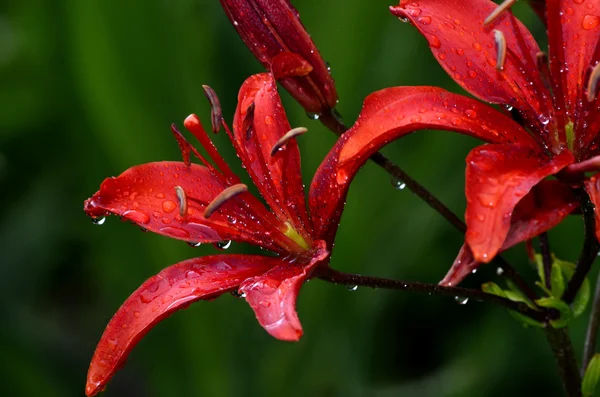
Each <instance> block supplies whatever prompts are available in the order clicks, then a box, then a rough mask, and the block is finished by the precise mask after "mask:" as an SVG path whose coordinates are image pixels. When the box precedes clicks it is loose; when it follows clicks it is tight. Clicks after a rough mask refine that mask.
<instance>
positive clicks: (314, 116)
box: [306, 112, 321, 120]
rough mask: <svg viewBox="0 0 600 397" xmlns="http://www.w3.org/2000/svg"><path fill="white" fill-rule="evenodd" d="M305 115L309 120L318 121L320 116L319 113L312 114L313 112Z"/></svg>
mask: <svg viewBox="0 0 600 397" xmlns="http://www.w3.org/2000/svg"><path fill="white" fill-rule="evenodd" d="M306 115H307V116H308V118H309V119H313V120H319V117H321V115H320V114H319V113H313V112H306Z"/></svg>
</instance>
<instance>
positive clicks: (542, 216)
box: [440, 180, 579, 286]
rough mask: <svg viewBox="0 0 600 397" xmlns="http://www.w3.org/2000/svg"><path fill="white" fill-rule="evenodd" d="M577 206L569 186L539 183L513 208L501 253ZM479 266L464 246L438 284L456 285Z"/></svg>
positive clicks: (559, 219)
mask: <svg viewBox="0 0 600 397" xmlns="http://www.w3.org/2000/svg"><path fill="white" fill-rule="evenodd" d="M578 206H579V203H578V202H577V198H576V197H575V195H574V194H573V191H572V189H571V188H570V187H569V186H567V185H565V184H563V183H561V182H558V181H554V180H551V181H549V180H545V181H541V182H540V183H539V184H537V185H536V186H534V187H533V189H531V191H530V192H529V193H528V194H527V195H526V196H525V197H523V199H522V200H521V201H519V204H517V206H516V207H515V210H514V212H513V214H512V216H511V218H510V229H509V231H508V235H507V237H506V240H504V243H503V244H502V248H500V251H504V250H507V249H509V248H510V247H512V246H514V245H517V244H518V243H520V242H523V241H527V240H530V239H532V238H533V237H535V236H539V235H540V234H541V233H543V232H545V231H548V230H550V229H552V228H553V227H555V226H556V225H558V224H559V223H560V222H562V220H563V219H565V218H566V217H567V216H568V215H569V214H570V213H571V212H573V210H574V209H575V208H577V207H578ZM500 251H499V252H500ZM480 264H481V263H480V262H477V261H475V259H474V258H473V253H472V252H471V250H470V249H469V247H468V246H467V245H466V244H464V245H463V246H462V247H461V249H460V251H459V253H458V256H457V257H456V259H455V260H454V263H453V264H452V267H451V268H450V270H449V271H448V273H447V274H446V276H445V277H444V279H443V280H442V281H441V282H440V284H441V285H447V286H451V285H457V284H458V283H460V282H461V281H462V280H463V279H464V278H465V277H466V276H468V275H469V274H470V273H471V272H472V271H473V270H475V269H477V268H478V267H479V265H480Z"/></svg>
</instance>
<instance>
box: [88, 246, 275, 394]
mask: <svg viewBox="0 0 600 397" xmlns="http://www.w3.org/2000/svg"><path fill="white" fill-rule="evenodd" d="M279 263H280V261H279V260H278V259H276V258H269V257H265V256H255V255H215V256H206V257H203V258H196V259H190V260H187V261H184V262H181V263H178V264H176V265H173V266H171V267H168V268H166V269H164V270H162V271H161V272H160V273H158V274H157V275H156V276H153V277H151V278H150V279H148V280H147V281H146V282H144V284H142V285H141V286H140V287H139V288H138V289H137V290H136V291H135V292H134V293H133V294H131V296H130V297H129V298H127V300H126V301H125V302H124V303H123V305H122V306H121V307H120V308H119V310H118V311H117V312H116V313H115V315H114V316H113V318H112V319H111V320H110V322H109V323H108V325H107V327H106V330H105V331H104V333H103V334H102V338H101V339H100V342H99V343H98V346H97V347H96V351H95V352H94V356H93V358H92V361H91V363H90V368H89V371H88V377H87V385H86V390H85V391H86V394H87V395H88V396H93V395H95V394H97V393H99V392H100V391H102V390H103V389H104V388H105V387H106V384H107V383H108V382H109V381H110V379H111V378H112V376H113V375H114V374H115V372H116V371H117V370H118V369H119V368H120V367H121V366H122V365H123V364H124V362H125V359H126V358H127V356H128V355H129V352H130V351H131V349H133V347H134V346H135V345H136V344H137V343H138V342H139V341H140V339H141V338H142V337H143V336H144V335H145V334H146V333H147V332H148V331H150V329H152V328H153V327H154V326H155V325H156V324H157V323H159V322H160V321H162V320H164V319H165V318H166V317H168V316H170V315H171V314H173V312H175V311H177V310H181V309H184V308H186V307H187V306H189V305H190V304H191V303H192V302H196V301H198V300H201V299H213V298H216V297H217V296H219V295H221V294H223V293H224V292H227V291H231V290H233V289H235V287H236V286H238V285H239V284H240V283H241V282H242V281H244V280H245V279H247V278H248V277H252V276H256V275H258V274H261V273H264V272H265V271H267V270H268V269H270V268H272V267H273V266H275V265H277V264H279Z"/></svg>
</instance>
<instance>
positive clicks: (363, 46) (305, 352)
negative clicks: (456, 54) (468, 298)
mask: <svg viewBox="0 0 600 397" xmlns="http://www.w3.org/2000/svg"><path fill="white" fill-rule="evenodd" d="M134 3H135V4H134ZM295 3H296V4H295V5H296V6H297V8H298V9H299V11H300V13H301V16H302V19H303V22H304V24H305V25H306V27H307V28H308V30H309V31H310V33H311V34H312V37H313V39H314V40H315V42H316V43H317V45H318V47H319V48H320V50H321V53H322V55H323V57H324V58H325V59H326V60H327V61H328V62H329V63H330V64H331V67H332V73H333V76H334V78H335V79H336V83H337V88H338V91H339V95H340V103H339V111H340V112H341V114H342V115H343V116H344V118H345V120H346V123H348V124H351V123H352V121H353V120H354V118H355V117H356V115H357V114H358V112H359V110H360V106H361V103H362V100H363V98H364V97H365V96H366V95H367V94H369V93H370V92H373V91H375V90H377V89H380V88H383V87H387V86H393V85H418V84H421V85H440V86H442V87H445V88H447V89H450V90H454V91H460V90H459V88H458V87H457V85H456V84H454V83H453V82H452V81H451V80H450V79H449V78H448V77H447V76H446V75H445V74H444V73H443V71H442V70H441V68H440V67H439V66H438V65H437V63H436V62H435V61H434V59H433V57H432V56H431V54H430V52H429V50H428V48H427V45H426V42H425V40H424V39H423V38H421V37H420V36H419V35H418V34H417V32H416V29H414V28H412V27H411V26H410V25H409V24H403V23H401V22H399V21H398V20H397V19H396V18H394V17H393V16H392V15H391V14H390V13H389V12H388V6H389V5H391V0H368V1H359V0H330V1H327V2H308V1H305V2H300V1H296V2H295ZM516 11H517V14H518V15H519V16H521V17H522V18H523V20H524V21H525V23H526V24H527V25H528V26H531V27H532V28H533V29H534V33H535V34H536V36H538V37H539V38H540V40H541V44H542V45H544V43H543V30H542V26H541V25H540V23H539V22H538V21H537V20H536V19H535V17H534V16H533V15H532V14H531V13H530V12H528V10H526V9H525V8H524V7H523V6H517V7H516ZM259 71H261V67H260V65H259V64H258V62H256V61H255V60H254V58H253V57H252V56H251V54H250V53H249V51H248V50H247V49H246V48H245V47H244V46H243V44H242V42H241V40H239V39H238V37H237V35H236V33H235V31H234V30H233V28H232V27H231V26H230V25H229V23H228V20H227V19H226V17H225V15H224V13H223V11H222V10H221V8H220V6H219V3H218V2H217V1H216V0H215V1H206V0H173V1H167V0H149V1H145V2H123V1H119V0H103V1H100V0H85V1H84V0H64V1H52V0H3V1H2V2H1V3H0V109H2V110H1V111H0V189H1V191H2V195H1V196H0V254H1V259H0V264H1V269H2V275H1V276H0V293H1V294H2V302H3V304H2V305H0V310H1V312H0V315H1V317H2V323H3V325H2V327H0V352H1V354H2V360H0V366H1V368H0V374H1V375H0V376H1V377H2V378H1V379H0V395H2V396H49V397H50V396H61V397H62V396H83V390H84V383H85V376H86V372H87V367H88V363H89V360H90V358H91V356H92V354H93V351H94V348H95V345H96V343H97V341H98V339H99V338H100V335H101V334H102V331H103V329H104V326H105V325H106V323H107V322H108V320H109V319H110V317H111V316H112V314H113V313H114V312H115V310H116V309H117V308H118V307H119V305H120V304H121V303H122V302H123V301H124V300H125V299H126V298H127V296H128V295H129V294H130V293H131V292H132V291H133V290H135V289H136V288H137V287H138V286H139V285H140V284H141V283H142V282H143V281H144V280H145V279H146V278H147V277H149V276H151V275H153V274H155V273H156V272H158V271H159V270H160V269H162V268H163V267H165V266H168V265H171V264H173V263H176V262H179V261H181V260H184V259H187V258H191V257H194V256H199V255H206V254H212V253H215V249H214V248H213V247H212V246H210V245H207V246H201V247H199V248H191V247H188V246H187V245H186V244H184V243H181V242H178V241H174V240H169V239H166V238H163V237H160V236H156V235H151V234H149V233H142V232H140V230H139V229H138V228H136V227H134V226H132V225H129V224H126V223H122V222H120V221H119V220H118V219H117V218H110V219H108V220H107V222H106V223H105V224H104V225H103V226H101V227H99V226H94V225H92V222H91V221H90V220H89V219H88V218H87V217H86V216H85V214H84V213H83V211H82V204H83V200H84V199H85V198H87V197H89V196H90V195H92V194H93V193H94V192H95V191H96V190H97V188H98V186H99V184H100V182H101V181H102V180H103V179H104V178H105V177H107V176H111V175H118V174H119V173H120V172H121V171H123V170H125V169H126V168H128V167H130V166H132V165H135V164H139V163H144V162H149V161H156V160H163V159H165V160H166V159H169V160H177V159H179V158H180V155H179V151H178V147H177V144H176V142H175V141H174V140H173V138H172V137H171V134H170V132H169V124H170V123H171V122H174V121H175V122H177V123H179V125H181V121H182V120H183V119H184V118H185V116H187V115H188V114H189V113H192V112H195V113H198V114H199V115H200V116H201V117H202V118H203V119H204V120H205V122H207V123H208V122H209V107H208V104H207V103H206V100H205V98H204V95H203V93H202V90H201V84H209V85H211V86H212V87H213V88H214V89H215V90H216V91H217V92H218V94H219V96H220V98H221V101H222V104H223V109H224V114H225V115H226V117H227V118H228V119H229V120H231V116H232V113H233V110H234V108H235V98H236V95H237V90H238V88H239V86H240V84H241V83H242V81H243V80H244V79H245V78H246V77H247V76H249V75H250V74H252V73H256V72H259ZM282 95H283V97H284V102H285V104H286V109H287V110H288V115H289V118H290V121H291V124H292V126H299V125H303V126H306V127H307V128H308V129H309V133H308V134H307V135H305V136H303V137H302V138H301V139H299V142H300V145H301V150H302V155H303V157H302V160H303V170H304V177H305V182H306V183H307V184H308V183H309V182H310V178H311V176H312V174H313V173H314V171H315V170H316V168H317V166H318V164H319V162H320V160H321V159H322V158H323V157H324V155H325V154H326V153H327V151H328V149H329V148H330V147H331V146H332V144H333V143H334V142H335V136H334V135H333V134H332V133H330V132H329V131H327V130H326V129H325V128H323V127H322V126H321V125H320V124H319V122H318V121H313V120H310V119H308V118H307V116H306V115H305V114H304V111H303V110H302V109H301V108H300V107H299V106H298V105H297V104H296V103H294V102H293V101H292V100H291V99H290V98H289V96H288V95H287V93H282ZM215 140H216V142H217V145H218V146H219V148H220V150H221V152H222V153H224V155H225V156H226V157H227V158H229V159H231V161H232V162H233V164H234V165H235V166H236V167H237V169H238V170H240V171H239V172H240V174H242V172H241V168H240V167H239V163H238V161H237V159H236V158H235V155H234V153H233V151H232V149H231V147H230V145H229V144H228V142H227V139H226V137H225V135H224V134H221V135H219V136H217V137H216V138H215ZM476 144H478V143H477V142H476V141H474V140H473V139H470V138H467V137H463V136H458V135H455V134H448V133H441V132H421V133H418V134H414V135H411V136H409V137H407V138H405V139H403V140H402V141H401V142H396V143H393V144H392V145H389V146H388V147H386V148H385V150H384V152H385V153H386V154H387V155H388V156H389V157H391V158H392V159H393V160H394V161H396V162H397V163H398V164H399V165H401V166H402V167H404V168H405V169H406V170H407V171H408V172H409V173H411V174H412V175H413V176H414V177H415V178H417V180H419V181H421V182H422V183H423V184H424V185H425V186H427V187H428V188H430V190H431V191H432V192H434V193H435V194H436V195H438V196H439V197H440V198H441V199H442V200H443V201H444V202H446V203H447V204H448V205H449V206H450V207H451V208H452V209H454V210H455V211H457V212H458V213H463V211H464V205H465V200H464V193H463V192H464V158H465V155H466V154H467V153H468V151H469V150H470V149H471V148H472V147H474V146H475V145H476ZM581 235H582V233H581V222H580V220H579V219H576V218H575V217H573V219H569V220H568V221H567V222H565V224H563V225H561V227H559V228H557V229H556V230H554V231H552V233H551V234H550V238H551V243H552V247H553V249H554V250H555V251H556V252H557V254H558V255H559V256H560V257H562V258H564V259H570V260H574V259H575V258H576V254H577V252H578V250H579V248H580V244H581ZM461 240H462V236H461V235H460V234H459V233H457V232H456V231H455V230H454V229H453V228H452V227H451V226H449V225H448V224H447V223H445V221H444V220H443V219H442V218H441V217H440V216H439V215H437V214H436V213H435V212H434V211H432V210H431V209H430V208H429V207H427V206H426V205H425V204H423V203H422V202H420V201H419V200H418V199H417V198H416V197H415V196H414V195H412V194H411V193H410V192H409V191H407V190H402V191H399V190H396V189H394V188H393V187H392V185H391V183H390V180H389V176H388V175H387V174H385V173H384V172H383V171H381V170H380V169H378V168H377V167H376V166H374V165H372V164H369V165H367V166H365V167H364V169H363V170H362V171H361V173H360V174H359V176H358V177H357V178H356V180H355V182H354V183H353V186H352V189H351V192H350V195H349V197H348V205H347V208H346V211H345V214H344V217H343V219H342V224H341V228H340V232H339V234H338V238H337V244H336V249H335V252H334V254H333V259H332V266H334V267H335V268H338V269H341V270H344V271H349V272H360V273H363V274H369V275H378V276H386V277H392V278H401V279H408V280H418V281H425V282H432V283H435V282H437V281H439V280H440V279H441V277H442V276H443V275H444V273H445V271H446V270H447V269H448V266H449V264H450V263H451V262H452V260H453V258H454V256H455V254H456V252H457V250H458V248H459V247H460V244H461ZM230 250H231V251H234V252H248V251H249V248H248V247H246V246H243V245H239V244H238V245H236V244H234V246H233V247H232V248H230ZM508 257H509V258H510V259H511V260H512V261H513V262H514V263H515V264H516V265H517V267H518V268H519V269H520V270H521V271H522V272H523V274H524V275H525V276H526V277H527V278H528V279H533V276H534V274H533V271H532V269H531V267H530V266H529V265H528V263H527V260H526V257H525V255H524V249H523V247H522V246H521V247H517V248H515V249H514V250H513V251H511V252H509V253H508ZM496 278H497V277H496V275H495V268H494V267H493V266H487V267H483V268H482V269H481V270H480V271H479V272H478V273H477V274H476V275H474V276H473V277H472V278H470V279H469V280H467V282H466V285H470V286H477V285H478V284H481V282H483V281H487V280H490V279H496ZM496 281H497V280H496ZM298 311H299V314H300V318H301V320H302V324H303V326H304V331H305V335H304V337H303V338H302V340H301V341H300V342H299V343H295V344H289V343H284V342H280V341H277V340H275V339H273V338H271V337H269V336H268V335H267V334H266V332H264V331H263V329H262V328H260V326H259V325H258V324H257V322H256V320H255V319H254V315H253V313H252V311H251V310H250V309H249V307H248V306H247V304H246V303H245V302H244V301H243V300H241V299H236V298H234V297H233V296H230V295H229V294H227V295H225V296H223V297H221V298H219V299H217V300H215V301H213V302H200V303H197V304H194V305H192V306H191V307H190V308H189V309H188V310H185V311H182V312H180V313H177V314H175V315H174V316H173V317H171V318H169V319H168V320H166V321H164V322H163V323H161V324H160V325H159V326H157V327H156V328H155V329H154V330H153V331H152V332H150V333H149V334H148V336H147V337H146V338H145V339H144V340H143V341H142V342H141V343H140V344H139V345H138V346H137V348H136V349H135V350H134V351H133V353H132V355H131V356H130V358H129V360H128V363H127V365H126V367H125V369H123V370H121V371H120V372H119V373H118V374H117V375H116V377H115V378H114V380H113V381H112V383H111V384H110V385H109V387H108V389H107V391H106V392H105V394H104V395H105V396H107V397H108V396H151V397H159V396H161V397H162V396H309V395H310V396H344V397H354V396H379V397H387V396H424V397H426V396H530V395H543V396H560V395H562V392H561V386H560V382H559V380H558V377H557V370H556V368H555V366H554V361H553V358H552V356H551V354H550V350H549V348H548V346H547V345H546V342H545V338H544V336H543V334H542V333H541V332H540V331H539V330H534V329H525V328H523V327H522V326H521V325H519V324H518V323H516V322H515V321H513V320H512V319H511V318H510V317H509V316H508V314H507V313H506V312H505V311H503V310H502V309H499V308H497V307H495V306H490V305H489V304H483V303H477V302H469V303H468V304H466V305H458V304H457V303H456V302H454V300H452V299H448V298H442V297H432V296H427V295H417V294H410V293H403V292H394V291H384V290H377V291H373V290H368V289H365V288H359V289H358V291H355V292H350V291H348V290H347V289H346V288H344V287H343V286H335V285H331V284H326V283H324V282H321V281H316V280H315V281H312V282H311V283H309V284H307V285H306V286H305V287H304V288H303V291H302V293H301V295H300V300H299V302H298ZM586 317H587V313H586ZM586 322H587V320H585V319H583V318H582V319H579V320H578V321H576V322H575V324H574V326H573V327H571V328H572V329H571V333H572V335H573V338H574V342H575V345H576V348H577V349H578V351H579V350H580V349H581V345H582V339H583V333H584V326H585V323H586Z"/></svg>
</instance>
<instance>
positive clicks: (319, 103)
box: [221, 0, 337, 114]
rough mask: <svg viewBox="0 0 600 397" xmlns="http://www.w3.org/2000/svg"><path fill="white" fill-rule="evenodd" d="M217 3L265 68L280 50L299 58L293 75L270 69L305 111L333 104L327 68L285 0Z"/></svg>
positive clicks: (245, 0) (271, 63)
mask: <svg viewBox="0 0 600 397" xmlns="http://www.w3.org/2000/svg"><path fill="white" fill-rule="evenodd" d="M221 5H222V6H223V9H224V10H225V13H226V14H227V16H228V17H229V20H230V21H231V23H232V24H233V27H234V28H235V29H236V30H237V32H238V34H239V35H240V37H241V38H242V40H243V41H244V43H245V44H246V46H247V47H248V48H249V49H250V51H252V53H253V54H254V56H255V57H256V59H258V60H259V61H260V62H261V63H262V64H263V65H264V67H265V68H266V69H267V70H271V69H272V66H273V64H274V63H277V62H276V61H274V60H275V58H277V57H278V56H280V54H282V53H283V54H286V53H293V54H295V55H296V56H299V57H302V59H303V61H304V65H303V67H302V70H298V71H297V72H296V73H294V74H293V75H287V76H278V75H277V70H273V72H274V73H275V78H276V79H277V80H278V81H279V82H280V83H281V85H283V87H284V88H285V89H286V90H288V91H289V93H290V94H291V95H292V96H293V97H294V99H296V100H297V101H298V103H300V105H302V107H303V108H304V109H305V110H306V111H307V112H311V113H315V114H320V113H322V112H324V111H326V110H328V109H332V108H334V107H335V105H336V103H337V93H336V90H335V85H334V83H333V79H332V78H331V75H330V74H329V68H328V67H327V65H326V64H325V61H323V58H321V55H320V54H319V50H318V49H317V47H316V46H315V44H314V42H313V41H312V39H311V38H310V35H309V34H308V32H307V31H306V29H304V26H303V25H302V22H301V21H300V15H299V14H298V11H296V9H295V8H294V7H293V6H292V4H291V3H290V2H289V1H288V0H221ZM298 72H299V73H298ZM280 77H281V78H280Z"/></svg>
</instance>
